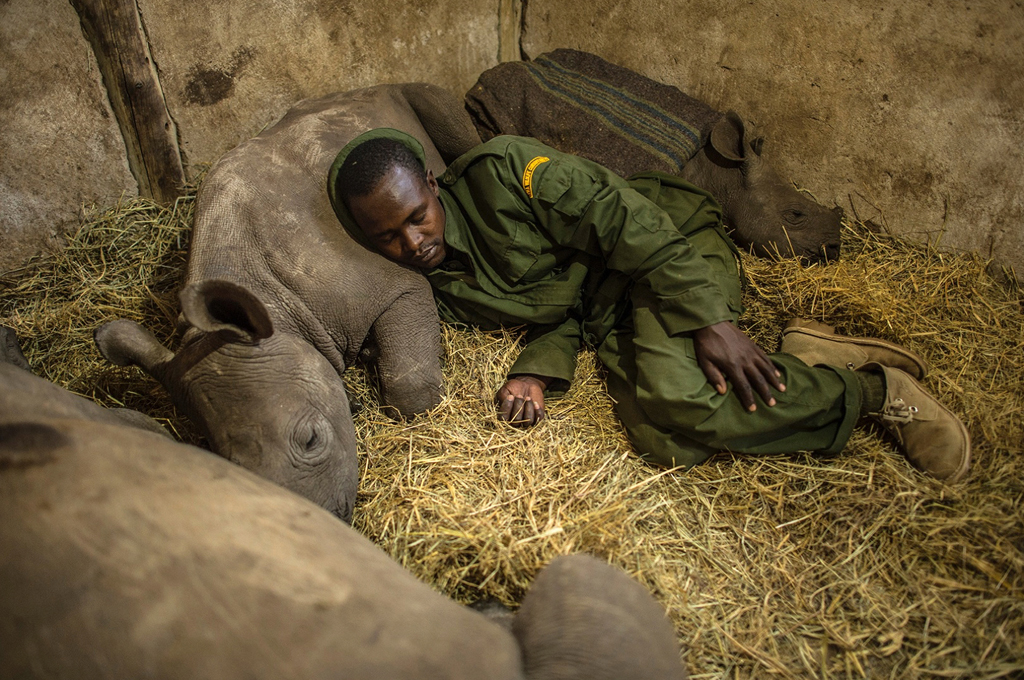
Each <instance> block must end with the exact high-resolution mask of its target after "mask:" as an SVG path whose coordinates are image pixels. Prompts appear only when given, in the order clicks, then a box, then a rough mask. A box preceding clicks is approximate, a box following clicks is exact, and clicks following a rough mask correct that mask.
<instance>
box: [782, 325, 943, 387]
mask: <svg viewBox="0 0 1024 680" xmlns="http://www.w3.org/2000/svg"><path fill="white" fill-rule="evenodd" d="M780 351H782V352H785V353H786V354H792V355H793V356H795V357H796V358H798V359H800V360H801V361H803V362H804V363H805V364H807V365H808V366H815V365H817V364H825V365H826V366H835V367H836V368H848V369H850V370H851V371H854V370H856V369H858V368H860V367H861V366H863V365H864V364H867V363H870V362H872V361H874V362H878V363H880V364H882V365H883V366H890V367H892V368H898V369H900V370H901V371H904V372H906V373H909V374H910V375H912V376H913V377H914V378H916V379H918V380H920V379H921V378H923V377H924V376H925V375H927V374H928V364H927V363H926V362H925V360H924V359H922V358H921V357H919V356H918V355H917V354H914V353H913V352H911V351H910V350H909V349H907V348H905V347H901V346H899V345H897V344H895V343H892V342H887V341H885V340H879V339H877V338H855V337H850V336H846V335H836V329H835V328H833V327H832V326H829V325H828V324H824V323H820V322H818V321H808V320H807V319H791V320H790V322H789V323H787V324H786V327H785V328H784V329H783V330H782V347H781V348H780Z"/></svg>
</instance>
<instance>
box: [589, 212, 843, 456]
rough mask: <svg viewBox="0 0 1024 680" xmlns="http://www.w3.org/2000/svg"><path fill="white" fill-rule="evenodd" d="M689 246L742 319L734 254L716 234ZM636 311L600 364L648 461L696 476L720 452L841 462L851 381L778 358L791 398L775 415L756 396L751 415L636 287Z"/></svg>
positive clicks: (610, 340)
mask: <svg viewBox="0 0 1024 680" xmlns="http://www.w3.org/2000/svg"><path fill="white" fill-rule="evenodd" d="M689 239H690V242H691V243H693V244H694V245H695V246H696V247H697V248H698V249H699V250H700V252H701V253H702V254H703V255H704V259H705V260H707V261H708V262H709V263H710V264H711V265H712V267H713V268H714V269H715V271H716V273H717V274H718V276H719V281H720V284H721V285H722V288H723V290H724V291H726V292H727V294H728V295H729V296H730V302H731V303H735V304H731V305H730V306H731V307H732V308H733V309H735V310H736V311H737V316H738V312H739V310H740V309H741V308H742V307H741V305H740V277H739V268H738V266H737V263H736V259H735V256H734V255H733V252H732V250H731V249H730V247H729V245H728V244H726V243H725V242H724V241H723V237H722V236H720V235H719V233H718V232H716V231H715V230H713V229H705V230H703V231H700V232H698V233H696V234H693V235H692V236H690V237H689ZM632 302H633V308H632V314H631V317H630V318H628V319H626V320H625V321H624V322H620V323H619V325H618V326H616V328H615V329H614V330H613V331H612V332H611V334H610V335H608V337H607V338H606V339H605V340H604V342H603V343H601V345H600V346H599V347H598V356H599V357H600V359H601V361H602V363H603V364H604V366H605V368H606V369H607V373H608V376H607V377H608V391H609V393H610V394H611V396H612V398H613V399H615V402H616V404H615V409H616V412H617V414H618V416H619V418H620V419H621V421H622V423H623V425H624V426H625V428H626V432H627V434H628V435H629V438H630V440H631V441H632V442H633V445H634V446H636V448H637V450H638V452H639V454H640V456H641V457H642V458H644V459H645V460H647V461H649V462H651V463H655V464H658V465H664V466H668V467H674V466H677V465H681V466H686V467H689V466H692V465H696V464H697V463H700V462H702V461H704V460H706V459H707V458H708V457H710V456H711V455H712V454H714V453H717V452H719V451H732V452H736V453H750V454H769V453H793V452H796V451H821V452H823V453H838V452H839V451H841V450H842V449H843V447H844V446H845V445H846V441H847V440H848V439H849V437H850V433H851V432H852V430H853V426H854V423H855V422H856V421H857V418H858V416H859V413H860V403H861V389H860V384H859V382H858V381H857V378H856V376H854V374H853V372H851V371H848V370H845V369H838V368H837V369H832V368H828V367H824V366H819V367H811V366H807V365H806V364H804V363H803V362H802V361H800V360H799V359H797V358H796V357H793V356H791V355H788V354H781V353H778V354H772V355H770V358H771V360H772V361H773V362H774V363H775V365H776V366H777V367H778V368H779V371H780V372H781V373H782V383H783V384H784V385H785V386H786V391H785V392H778V391H774V396H775V400H776V405H775V406H772V407H769V406H768V405H767V404H764V403H763V402H761V401H760V399H759V398H758V397H755V399H757V400H758V401H757V410H756V411H754V412H753V413H751V412H748V411H747V410H746V409H745V408H744V407H743V405H742V404H741V403H740V400H739V398H738V397H737V396H736V393H735V391H734V390H733V389H732V387H731V386H730V388H729V390H728V391H727V392H726V394H719V393H718V392H717V391H716V390H715V388H714V387H712V386H711V384H710V383H708V380H707V378H706V377H705V375H704V372H703V371H702V370H701V368H700V366H699V365H698V363H697V359H696V355H695V353H694V346H693V337H692V335H691V334H689V333H684V334H680V335H675V336H670V335H668V333H667V332H666V331H665V328H664V326H663V325H662V324H661V323H660V322H659V321H658V319H657V318H656V317H655V315H654V314H653V313H652V311H651V309H652V299H651V295H650V293H649V292H648V293H645V289H643V288H642V287H641V286H636V287H635V288H634V291H633V296H632ZM735 320H736V319H735V318H734V319H733V321H734V322H735Z"/></svg>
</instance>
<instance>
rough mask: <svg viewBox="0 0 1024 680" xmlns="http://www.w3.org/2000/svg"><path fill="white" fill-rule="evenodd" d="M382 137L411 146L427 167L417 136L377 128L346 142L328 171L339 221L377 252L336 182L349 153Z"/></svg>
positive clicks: (330, 190) (332, 202)
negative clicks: (346, 205)
mask: <svg viewBox="0 0 1024 680" xmlns="http://www.w3.org/2000/svg"><path fill="white" fill-rule="evenodd" d="M381 138H384V139H393V140H395V141H397V142H401V143H402V144H404V145H405V146H407V147H409V150H410V151H412V152H413V154H415V155H416V159H417V160H418V161H419V162H420V165H422V166H423V167H424V168H426V167H427V155H426V153H424V151H423V145H422V144H420V143H419V141H417V139H416V138H415V137H413V136H412V135H410V134H408V133H405V132H402V131H401V130H395V129H394V128H376V129H374V130H370V131H368V132H364V133H363V134H361V135H359V136H358V137H356V138H355V139H353V140H352V141H351V142H349V143H348V144H346V145H345V148H343V149H342V150H341V153H339V154H338V155H337V156H336V157H335V159H334V162H333V163H331V169H330V170H329V171H328V172H327V195H328V196H330V198H331V207H333V208H334V214H335V215H337V216H338V221H339V222H341V224H342V226H343V227H345V231H347V232H348V233H349V235H350V236H352V238H354V239H355V240H356V241H358V242H359V243H361V244H362V245H364V246H366V247H367V248H369V249H370V250H372V251H374V252H377V249H376V248H375V247H374V245H373V243H372V242H371V241H370V239H368V238H366V234H364V233H363V230H362V229H360V228H359V225H357V224H356V221H355V220H354V219H352V215H351V213H349V211H348V208H347V207H345V202H344V201H343V200H342V198H341V196H339V195H338V192H337V187H336V186H335V184H336V183H337V181H338V171H339V170H341V166H342V164H343V163H344V162H345V159H346V158H348V155H349V154H350V153H352V151H353V150H354V149H355V148H356V147H357V146H359V145H360V144H362V143H363V142H368V141H370V140H371V139H381Z"/></svg>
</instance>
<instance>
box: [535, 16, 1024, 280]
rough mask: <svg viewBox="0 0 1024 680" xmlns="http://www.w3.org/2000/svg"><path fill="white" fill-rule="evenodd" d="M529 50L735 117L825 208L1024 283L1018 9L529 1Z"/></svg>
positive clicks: (1021, 25) (1023, 45)
mask: <svg viewBox="0 0 1024 680" xmlns="http://www.w3.org/2000/svg"><path fill="white" fill-rule="evenodd" d="M522 47H523V50H524V52H525V53H526V54H527V55H529V56H537V55H539V54H541V53H543V52H545V51H548V50H551V49H554V48H557V47H573V48H576V49H582V50H586V51H588V52H594V53H596V54H599V55H600V56H602V57H604V58H605V59H608V60H609V61H613V62H617V63H621V64H623V65H625V66H628V67H630V68H633V69H635V70H637V71H640V72H642V73H644V74H646V75H648V76H650V77H652V78H655V79H657V80H661V81H663V82H666V83H670V84H672V85H676V86H677V87H679V88H681V89H682V90H684V91H685V92H687V93H689V94H691V95H694V96H696V97H698V98H699V99H702V100H704V101H706V102H708V103H709V104H712V105H713V106H716V107H717V108H720V109H727V108H732V109H735V110H736V111H737V112H739V113H741V114H742V115H743V116H744V117H746V118H748V119H750V120H752V121H754V122H755V123H756V124H758V125H759V127H760V129H761V131H762V132H763V133H764V134H765V136H766V138H767V140H768V144H766V147H765V150H766V155H769V156H771V157H772V158H773V160H774V161H775V162H776V163H777V164H778V165H779V166H781V168H782V169H783V170H784V171H785V173H786V174H788V176H789V177H791V178H792V179H793V180H795V181H796V182H797V183H798V184H800V185H801V186H803V187H805V188H807V189H809V190H811V191H812V192H813V193H814V194H815V195H816V196H817V197H818V199H819V200H820V201H821V202H823V203H826V204H832V203H836V204H838V205H841V206H843V207H844V208H845V209H846V210H847V211H848V212H849V211H850V210H851V208H852V209H853V210H854V211H855V212H856V214H857V215H859V216H860V217H861V218H862V219H871V220H873V221H875V222H876V223H878V224H880V225H886V226H888V227H889V228H890V229H891V230H892V231H893V232H896V233H900V234H907V235H913V236H915V237H917V238H921V239H926V238H930V239H931V240H932V241H933V242H934V241H936V240H937V239H939V238H940V236H941V242H942V243H943V244H948V245H955V246H957V247H960V248H964V249H974V250H978V251H980V252H981V253H982V254H983V255H985V256H987V257H994V258H996V259H997V260H999V261H1001V262H1003V263H1005V264H1012V265H1014V266H1015V268H1016V270H1017V273H1018V276H1020V275H1024V180H1022V179H1021V178H1022V177H1024V150H1022V147H1024V76H1022V75H1021V74H1024V3H1022V2H1020V1H1018V0H1003V1H998V2H984V3H979V2H972V1H971V0H966V1H951V0H946V1H941V0H852V1H851V2H845V3H831V2H830V3H821V2H813V1H809V0H762V1H759V2H739V1H736V0H726V1H725V2H721V1H718V2H711V1H709V0H593V1H591V2H587V3H579V2H574V3H567V2H564V1H563V0H529V2H528V3H527V5H526V12H525V27H524V30H523V35H522Z"/></svg>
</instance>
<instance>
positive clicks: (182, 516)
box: [0, 367, 685, 680]
mask: <svg viewBox="0 0 1024 680" xmlns="http://www.w3.org/2000/svg"><path fill="white" fill-rule="evenodd" d="M10 370H20V369H15V368H13V367H11V369H10ZM25 375H26V376H28V377H29V378H31V380H30V381H29V382H32V381H38V382H40V383H41V382H43V381H42V379H40V378H36V377H34V376H30V375H28V374H27V373H26V374H25ZM12 391H17V393H18V395H19V396H20V397H21V400H22V401H23V402H25V403H26V405H27V406H32V407H34V408H35V412H34V413H27V412H26V410H23V411H13V410H11V411H9V410H7V409H4V410H0V517H2V518H3V521H2V522H0V582H2V583H3V587H2V588H0V649H2V650H3V653H2V654H0V678H22V677H46V678H75V679H80V680H91V679H93V678H97V679H99V678H143V677H147V678H159V679H167V680H178V679H181V680H186V679H187V680H191V679H193V678H218V679H220V680H234V679H239V680H241V679H243V678H244V679H246V680H259V679H260V678H282V677H295V678H339V679H342V678H344V679H347V680H371V679H372V680H384V679H391V678H408V679H410V680H419V679H424V680H425V679H428V678H429V679H434V678H448V679H452V680H458V679H461V678H465V679H467V680H468V679H481V680H486V679H490V678H493V679H496V680H497V679H502V680H504V679H509V680H512V679H516V678H524V677H526V678H531V679H541V678H581V679H582V678H586V679H587V680H603V679H605V678H607V679H608V680H611V679H612V678H616V679H621V678H625V679H627V680H628V679H631V678H636V679H637V680H639V679H641V678H652V679H653V678H658V679H665V680H669V679H678V678H682V677H685V673H684V671H683V669H682V668H681V666H680V664H679V659H678V647H677V644H676V642H675V639H674V633H673V630H672V627H671V625H669V623H668V620H667V619H666V618H665V616H664V611H663V610H662V609H661V607H660V606H659V605H658V604H657V603H656V602H655V601H654V600H653V598H651V597H650V595H649V594H648V593H647V592H646V591H645V590H644V589H643V588H642V587H641V586H640V585H639V584H637V583H636V582H634V581H632V580H631V579H629V578H628V577H627V576H626V575H625V574H623V573H622V572H619V571H618V570H616V569H613V568H612V567H610V566H608V565H606V564H604V563H601V562H599V561H598V560H596V559H594V558H590V557H586V556H571V557H563V558H558V559H556V560H555V561H554V562H553V563H552V564H551V565H549V566H548V567H547V568H546V569H545V570H543V571H542V572H541V573H540V575H539V576H538V578H537V579H536V581H535V585H534V587H533V588H531V590H530V592H529V593H528V594H527V596H526V598H525V599H524V602H523V607H522V609H521V611H520V613H518V614H517V615H516V617H515V619H514V621H513V628H514V630H515V635H513V634H512V633H509V632H508V631H507V630H505V629H503V628H501V627H500V626H498V625H496V624H493V623H491V622H489V621H488V620H487V619H486V618H485V617H484V616H483V615H481V614H478V613H476V612H474V611H472V610H470V609H469V608H466V607H462V606H460V605H458V604H456V603H454V602H453V601H451V600H449V599H447V598H445V597H443V596H441V595H439V594H437V593H435V592H434V591H433V590H432V589H431V588H429V587H428V586H426V585H424V584H422V583H420V582H419V581H417V580H416V579H415V578H414V577H413V576H412V575H411V574H410V573H408V572H407V571H405V570H404V569H402V568H401V567H400V566H399V565H398V564H397V563H395V562H394V561H393V560H391V559H390V558H389V557H388V556H387V555H386V554H385V553H384V552H383V551H381V550H380V549H378V548H377V547H376V546H374V545H373V544H372V543H370V542H369V541H368V540H366V539H365V538H364V537H362V536H360V535H359V534H358V533H357V532H356V531H355V530H353V529H352V528H351V527H349V526H347V525H345V524H343V523H341V522H338V521H337V519H336V518H335V517H333V516H332V515H330V514H329V513H327V512H326V511H324V510H323V509H321V508H320V507H318V506H316V505H314V504H313V503H311V502H309V501H307V500H306V499H303V498H301V497H299V496H297V495H295V494H293V493H291V492H289V491H287V490H285V489H282V488H281V487H279V486H277V485H274V484H272V483H270V482H268V481H266V480H264V479H262V478H260V477H257V476H256V475H254V474H252V473H250V472H248V471H246V470H244V469H242V468H240V467H238V466H236V465H232V464H231V463H229V462H227V461H225V460H223V459H221V458H219V457H218V456H215V455H213V454H211V453H209V452H206V451H203V450H201V449H197V448H195V447H192V446H188V445H185V444H179V443H176V442H174V441H172V440H170V439H169V438H167V437H162V436H159V435H156V434H153V433H150V432H145V431H143V430H140V429H137V428H132V427H128V426H125V425H123V424H119V423H116V422H110V421H109V420H108V419H106V418H103V417H94V418H85V417H82V416H80V415H76V414H74V413H69V412H68V411H67V409H65V408H63V407H61V406H55V405H54V401H53V400H52V399H45V398H44V401H43V402H42V403H33V402H32V399H33V398H34V397H32V395H33V394H39V393H40V392H39V391H38V390H36V391H35V392H32V391H31V390H30V391H28V392H26V391H25V390H23V389H22V388H21V387H19V388H17V389H16V390H12ZM68 396H69V397H73V395H68ZM75 399H77V397H75ZM82 401H83V402H84V401H85V400H82ZM97 408H98V407H97ZM99 410H100V411H102V410H103V409H99ZM91 415H93V416H95V415H96V414H95V413H93V414H91ZM580 645H583V649H585V650H586V653H583V654H581V653H580V652H581V648H580ZM524 664H525V669H524Z"/></svg>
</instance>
